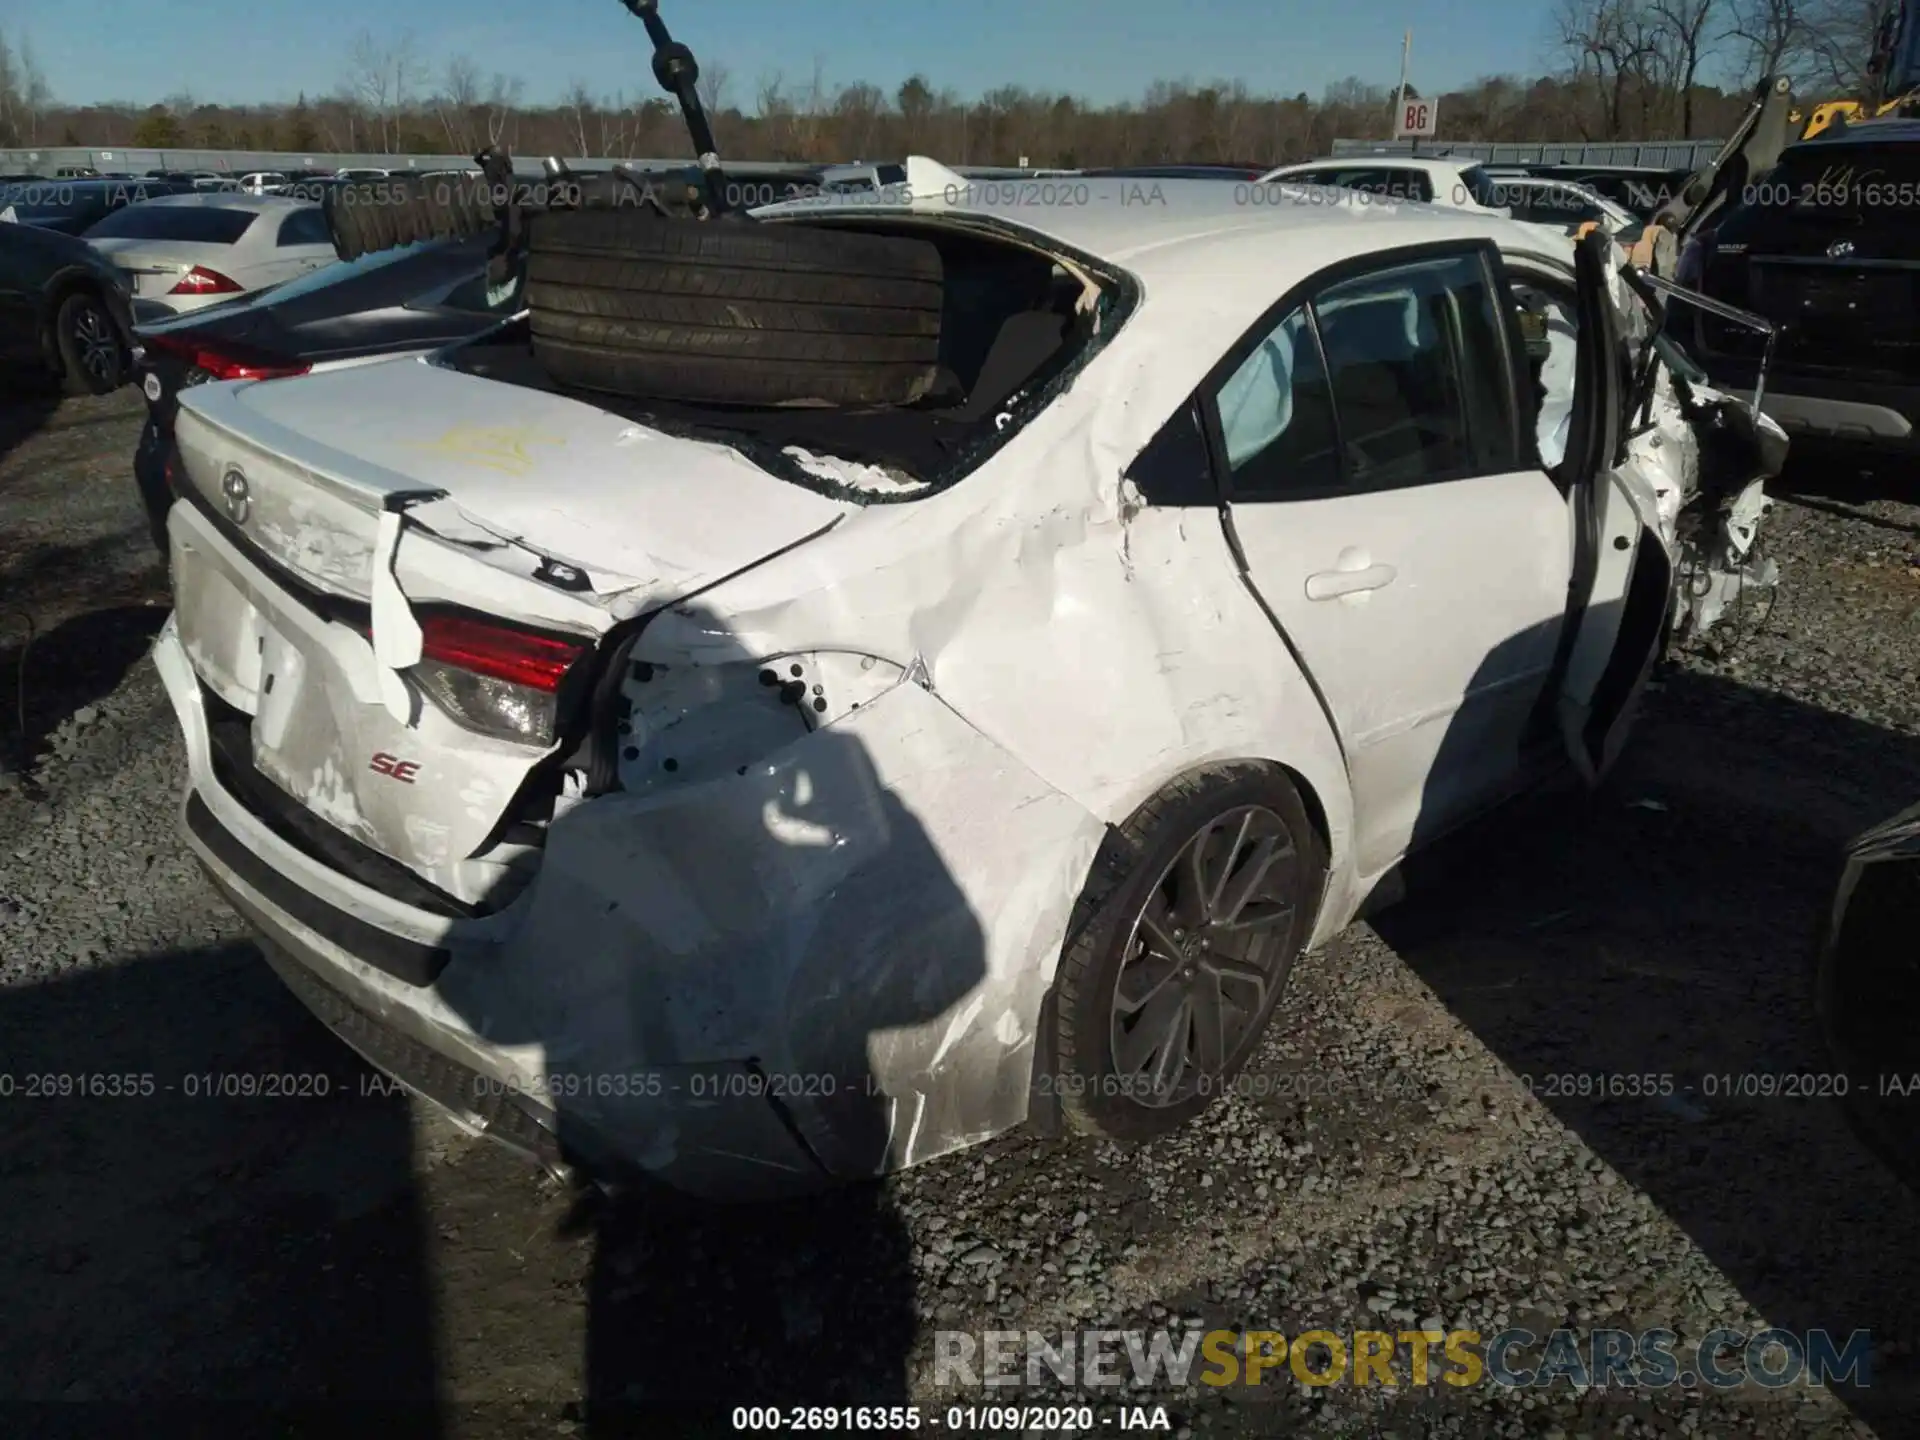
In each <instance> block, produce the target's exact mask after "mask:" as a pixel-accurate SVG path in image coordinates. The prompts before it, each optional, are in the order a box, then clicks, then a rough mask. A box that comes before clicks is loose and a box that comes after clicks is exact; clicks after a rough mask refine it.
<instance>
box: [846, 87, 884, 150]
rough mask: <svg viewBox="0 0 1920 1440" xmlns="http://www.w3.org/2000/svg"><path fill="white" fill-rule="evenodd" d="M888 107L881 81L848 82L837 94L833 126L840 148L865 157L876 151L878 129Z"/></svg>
mask: <svg viewBox="0 0 1920 1440" xmlns="http://www.w3.org/2000/svg"><path fill="white" fill-rule="evenodd" d="M886 108H887V97H886V96H885V95H883V94H881V93H880V87H879V86H878V85H867V84H855V85H849V86H847V87H846V88H845V89H843V90H841V92H840V93H839V94H838V95H836V96H834V97H833V118H834V129H835V133H836V136H837V138H838V140H839V142H840V146H841V149H842V150H843V151H844V152H845V153H847V154H850V155H852V156H854V157H855V158H856V159H862V160H864V159H868V158H870V157H871V156H873V155H874V154H876V153H877V152H876V150H875V148H874V142H875V138H876V132H877V130H878V129H879V125H880V117H881V116H882V115H883V114H885V113H886Z"/></svg>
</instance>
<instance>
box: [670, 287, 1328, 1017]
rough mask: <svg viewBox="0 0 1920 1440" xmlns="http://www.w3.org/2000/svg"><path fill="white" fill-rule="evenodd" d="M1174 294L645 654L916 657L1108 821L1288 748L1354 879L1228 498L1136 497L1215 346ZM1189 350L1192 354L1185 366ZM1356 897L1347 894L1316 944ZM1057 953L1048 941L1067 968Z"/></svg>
mask: <svg viewBox="0 0 1920 1440" xmlns="http://www.w3.org/2000/svg"><path fill="white" fill-rule="evenodd" d="M1157 298H1164V297H1155V296H1151V295H1149V296H1148V298H1147V301H1146V303H1145V305H1144V306H1143V307H1142V308H1141V310H1139V311H1138V312H1136V314H1135V315H1134V317H1133V319H1132V320H1131V321H1130V323H1129V324H1128V326H1127V327H1126V329H1124V330H1123V331H1122V332H1121V333H1120V334H1119V335H1118V336H1117V337H1116V338H1115V340H1114V342H1113V343H1112V345H1111V346H1110V347H1109V348H1108V349H1107V350H1106V351H1104V352H1103V353H1102V354H1101V355H1099V356H1098V357H1096V358H1095V360H1094V361H1093V362H1091V363H1090V364H1089V365H1088V367H1087V368H1086V370H1085V371H1084V372H1083V373H1082V374H1081V375H1080V376H1079V377H1078V378H1077V380H1076V382H1075V383H1074V385H1073V386H1072V387H1071V388H1070V389H1069V390H1068V391H1067V392H1066V393H1065V394H1064V395H1062V396H1061V397H1060V398H1059V399H1058V400H1056V401H1055V403H1054V404H1053V405H1052V406H1051V407H1050V408H1049V409H1048V410H1047V411H1046V412H1045V413H1044V414H1042V415H1040V416H1037V417H1035V419H1034V420H1033V421H1032V422H1031V423H1030V424H1029V425H1028V427H1027V429H1026V431H1025V432H1024V433H1023V435H1022V436H1021V437H1020V439H1019V440H1018V441H1017V442H1016V443H1014V444H1012V445H1010V446H1008V447H1007V448H1006V449H1005V450H1004V451H1002V452H1001V453H1000V454H998V455H996V456H994V457H993V458H992V459H991V460H989V461H988V462H987V463H986V464H985V465H983V466H982V467H981V468H980V469H979V470H978V471H976V472H975V473H974V474H973V475H971V476H969V477H968V478H967V479H966V480H964V481H963V482H961V483H960V484H958V485H956V486H954V487H953V488H952V489H950V490H947V491H944V492H942V493H940V494H937V495H931V496H928V497H926V498H924V499H921V500H917V501H915V502H914V503H912V504H910V505H904V506H884V507H873V508H870V509H866V510H863V511H861V512H860V513H858V514H856V515H854V516H851V517H849V519H848V520H847V521H845V522H844V523H843V524H842V525H841V526H839V527H838V528H837V529H836V530H835V531H833V532H831V533H829V534H827V535H824V536H821V537H819V538H818V539H816V540H814V541H812V542H811V543H809V544H807V545H805V546H802V547H799V548H798V549H796V550H794V551H793V552H791V553H790V554H787V555H784V556H781V557H778V558H777V559H774V560H771V561H769V562H767V563H766V564H764V565H762V566H759V567H757V568H756V569H754V570H751V571H748V572H746V573H745V574H742V575H739V576H737V577H735V578H734V579H732V580H730V581H727V582H725V583H723V584H721V585H719V586H716V587H715V588H714V589H712V590H710V591H707V592H705V593H704V594H703V595H702V596H701V597H700V602H699V606H698V608H697V609H694V608H688V609H686V610H684V611H683V610H669V611H666V612H663V613H662V614H660V615H658V616H656V617H655V618H654V619H653V621H652V622H650V624H649V626H648V628H647V632H646V635H645V644H646V646H647V649H648V653H649V654H650V655H653V654H657V655H660V656H662V657H665V656H670V655H674V654H685V655H687V656H689V657H695V656H699V655H701V654H702V653H703V652H704V653H705V654H707V655H708V656H710V657H711V662H712V663H720V662H722V661H725V660H728V659H735V658H738V657H739V656H741V655H742V654H747V655H776V654H783V653H789V652H798V651H811V650H823V651H824V650H847V651H854V652H858V653H865V654H872V655H876V656H879V657H881V658H882V659H885V660H888V661H891V662H892V663H894V664H898V665H901V666H903V667H904V666H907V665H909V664H911V663H912V662H913V661H914V660H915V659H916V658H917V659H919V660H921V661H922V662H923V663H924V665H925V666H926V670H927V674H928V677H929V680H930V682H931V685H932V688H933V690H934V691H935V693H936V694H938V695H939V696H940V697H941V698H942V699H943V700H944V701H946V703H947V704H949V705H951V706H952V707H953V709H954V710H955V711H956V712H957V713H958V714H959V715H960V716H962V717H963V718H964V719H965V720H966V721H967V722H968V723H969V724H970V725H973V726H974V727H976V728H977V729H979V730H980V731H981V732H982V733H983V734H985V735H987V736H989V737H991V739H992V740H993V741H994V742H996V743H997V744H998V745H1000V746H1002V747H1004V749H1005V750H1006V751H1007V752H1008V753H1009V754H1011V755H1013V756H1015V757H1017V758H1018V759H1019V761H1020V762H1021V763H1023V764H1025V765H1027V766H1030V767H1031V768H1032V769H1033V770H1034V771H1035V772H1036V773H1037V774H1039V775H1041V776H1043V777H1045V779H1046V780H1047V782H1048V783H1049V784H1051V785H1053V786H1054V787H1056V788H1057V789H1059V790H1060V791H1061V792H1062V793H1063V794H1066V795H1068V796H1071V797H1072V798H1073V799H1074V800H1075V801H1077V802H1078V803H1079V804H1081V805H1082V806H1084V807H1085V808H1086V809H1087V810H1088V811H1090V812H1091V813H1093V814H1094V815H1096V816H1098V817H1099V818H1100V819H1101V820H1102V821H1105V822H1107V823H1111V824H1118V823H1120V822H1122V821H1124V820H1125V819H1126V818H1127V816H1128V815H1130V814H1131V813H1132V812H1133V810H1135V809H1136V808H1137V807H1138V806H1139V805H1140V804H1141V803H1143V802H1144V801H1146V800H1147V799H1148V798H1150V797H1151V796H1152V795H1153V794H1154V793H1155V792H1157V791H1158V790H1159V789H1160V788H1162V787H1163V786H1164V785H1165V784H1166V783H1167V781H1169V780H1170V779H1172V778H1173V777H1174V776H1175V775H1177V774H1180V773H1182V772H1185V771H1188V770H1191V769H1194V768H1197V767H1199V766H1202V765H1205V764H1208V763H1210V762H1213V761H1218V760H1226V759H1246V758H1252V759H1266V760H1272V761H1277V762H1279V763H1281V764H1283V765H1286V766H1287V767H1289V768H1290V769H1292V770H1294V771H1295V772H1296V773H1297V774H1298V775H1299V776H1300V777H1301V779H1302V780H1303V782H1304V784H1305V786H1306V787H1307V788H1308V789H1310V790H1311V791H1312V794H1313V798H1315V799H1317V801H1318V802H1319V805H1320V807H1321V808H1322V810H1323V811H1324V814H1325V816H1326V821H1327V828H1328V830H1329V832H1330V833H1329V837H1328V838H1329V843H1330V850H1331V854H1332V871H1333V873H1334V874H1335V875H1341V874H1342V873H1343V871H1344V867H1345V860H1346V856H1347V850H1348V844H1349V835H1350V832H1351V814H1350V801H1349V798H1348V792H1347V782H1346V771H1345V765H1344V761H1343V759H1342V757H1341V754H1340V751H1339V747H1338V743H1337V741H1336V740H1335V738H1334V736H1333V732H1332V730H1331V729H1330V727H1329V726H1328V725H1327V723H1326V720H1325V716H1324V714H1323V712H1322V711H1321V709H1320V707H1319V704H1318V702H1317V700H1316V699H1315V698H1314V696H1313V694H1312V691H1311V688H1310V687H1309V686H1308V684H1307V682H1306V680H1305V677H1303V676H1302V675H1301V674H1300V672H1299V669H1298V668H1297V666H1296V665H1295V663H1294V661H1293V659H1292V657H1291V656H1290V654H1289V652H1288V651H1287V649H1286V647H1285V645H1284V644H1283V643H1282V642H1281V640H1280V638H1279V636H1278V635H1277V634H1276V632H1275V630H1274V628H1273V626H1272V624H1271V622H1270V621H1269V620H1268V619H1267V617H1266V615H1265V614H1264V612H1263V611H1262V610H1261V609H1260V607H1259V606H1258V604H1257V603H1256V602H1255V601H1254V599H1253V597H1252V595H1251V594H1250V593H1249V591H1248V590H1247V589H1246V587H1245V586H1244V585H1243V584H1242V583H1241V581H1240V579H1239V577H1238V574H1237V568H1236V565H1235V562H1234V559H1233V556H1232V553H1231V551H1230V549H1229V547H1228V545H1227V543H1226V539H1225V535H1224V532H1223V528H1222V525H1221V521H1220V517H1219V515H1218V513H1217V512H1216V511H1215V510H1214V509H1213V508H1211V507H1205V506H1202V507H1192V508H1162V507H1154V506H1142V505H1140V504H1139V503H1138V497H1137V496H1136V497H1134V500H1133V501H1132V503H1123V498H1122V489H1123V486H1122V479H1121V477H1122V473H1123V471H1124V469H1125V467H1126V465H1127V464H1128V463H1130V462H1131V461H1132V459H1133V458H1134V456H1135V455H1137V454H1138V453H1139V451H1140V450H1141V449H1142V448H1143V447H1144V446H1145V444H1146V442H1147V441H1148V440H1149V439H1151V438H1152V436H1153V435H1154V434H1155V432H1156V431H1157V430H1158V429H1159V428H1160V426H1161V425H1162V424H1163V423H1164V422H1165V421H1166V420H1167V419H1168V418H1169V417H1170V416H1171V415H1172V414H1173V413H1174V411H1175V409H1176V407H1178V406H1180V405H1182V404H1184V403H1185V401H1186V398H1187V396H1188V395H1189V394H1191V392H1192V390H1193V388H1194V386H1196V385H1197V384H1198V383H1199V381H1200V379H1201V377H1202V376H1203V375H1204V374H1205V373H1206V370H1207V368H1208V367H1210V366H1211V364H1212V363H1213V362H1214V360H1215V359H1217V355H1216V353H1215V351H1214V349H1213V348H1212V346H1211V343H1210V342H1200V343H1196V341H1195V339H1194V338H1193V334H1192V326H1193V324H1194V323H1195V322H1194V315H1193V313H1192V311H1191V308H1190V307H1181V312H1182V313H1176V306H1175V305H1174V304H1173V303H1168V304H1165V305H1156V303H1155V301H1156V299H1157ZM1177 298H1179V297H1176V299H1177ZM1182 319H1185V320H1186V321H1187V322H1188V323H1187V325H1186V326H1183V325H1182V324H1181V321H1182ZM1199 331H1200V333H1201V334H1202V335H1204V334H1205V333H1206V330H1205V327H1204V325H1202V326H1200V327H1199ZM1221 343H1222V345H1224V343H1225V342H1224V340H1222V342H1221ZM1169 347H1174V348H1177V349H1179V350H1181V351H1183V352H1185V353H1186V354H1187V356H1188V359H1187V362H1186V364H1184V365H1170V364H1167V363H1165V361H1164V360H1163V359H1162V358H1160V355H1161V353H1162V352H1165V351H1166V350H1167V349H1168V348H1169ZM1128 488H1129V489H1130V487H1128ZM1076 883H1077V882H1076ZM1349 914H1350V908H1349V907H1348V906H1347V905H1346V897H1343V896H1340V895H1330V896H1329V897H1328V903H1327V904H1326V905H1325V906H1323V907H1322V913H1321V926H1320V929H1319V931H1318V933H1317V934H1316V937H1315V940H1316V943H1317V942H1318V940H1320V939H1324V938H1325V936H1326V935H1327V934H1330V933H1332V931H1333V930H1334V929H1337V928H1338V926H1339V925H1341V924H1343V923H1344V922H1345V920H1346V919H1347V918H1349ZM1055 939H1057V937H1055ZM1038 948H1039V949H1040V950H1044V947H1038ZM1056 959H1057V948H1056V952H1055V953H1037V955H1036V963H1039V964H1041V965H1042V966H1043V967H1044V968H1045V970H1046V973H1047V975H1048V977H1049V979H1050V978H1051V974H1052V967H1053V965H1054V962H1055V960H1056Z"/></svg>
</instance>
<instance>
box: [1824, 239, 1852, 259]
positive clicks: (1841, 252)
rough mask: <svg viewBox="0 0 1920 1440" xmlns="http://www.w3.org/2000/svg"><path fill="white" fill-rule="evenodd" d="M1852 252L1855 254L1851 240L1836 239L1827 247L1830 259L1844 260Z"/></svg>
mask: <svg viewBox="0 0 1920 1440" xmlns="http://www.w3.org/2000/svg"><path fill="white" fill-rule="evenodd" d="M1851 254H1853V242H1852V241H1851V240H1836V241H1834V242H1833V243H1832V244H1831V245H1829V246H1828V247H1827V258H1828V259H1830V260H1844V259H1845V258H1846V257H1847V256H1849V255H1851Z"/></svg>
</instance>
